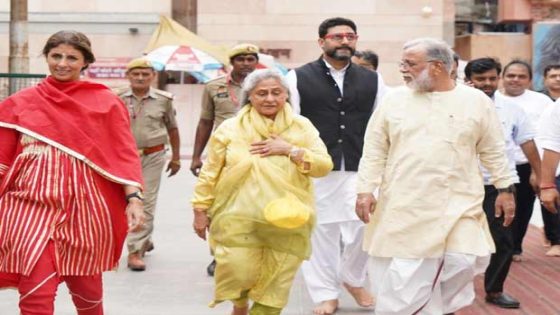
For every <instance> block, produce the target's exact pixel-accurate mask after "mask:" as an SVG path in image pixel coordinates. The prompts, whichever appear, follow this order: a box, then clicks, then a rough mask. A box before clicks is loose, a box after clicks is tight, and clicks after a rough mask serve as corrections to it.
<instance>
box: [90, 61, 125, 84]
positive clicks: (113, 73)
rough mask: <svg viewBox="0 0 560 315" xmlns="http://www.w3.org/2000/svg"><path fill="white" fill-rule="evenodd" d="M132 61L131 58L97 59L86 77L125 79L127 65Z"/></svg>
mask: <svg viewBox="0 0 560 315" xmlns="http://www.w3.org/2000/svg"><path fill="white" fill-rule="evenodd" d="M130 60H132V58H130V57H114V58H96V61H95V63H92V64H91V65H89V67H88V68H87V69H86V71H85V75H86V76H87V77H89V78H91V79H125V78H126V65H127V64H128V63H129V62H130Z"/></svg>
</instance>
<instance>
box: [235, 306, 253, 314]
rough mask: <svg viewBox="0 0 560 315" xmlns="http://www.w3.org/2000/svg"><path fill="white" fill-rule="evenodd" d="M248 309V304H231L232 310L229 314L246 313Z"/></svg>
mask: <svg viewBox="0 0 560 315" xmlns="http://www.w3.org/2000/svg"><path fill="white" fill-rule="evenodd" d="M248 310H249V307H248V306H244V307H237V306H233V312H231V315H247V313H248Z"/></svg>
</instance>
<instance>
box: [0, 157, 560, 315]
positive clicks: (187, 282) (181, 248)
mask: <svg viewBox="0 0 560 315" xmlns="http://www.w3.org/2000/svg"><path fill="white" fill-rule="evenodd" d="M183 162H184V166H183V167H184V169H183V170H181V172H179V174H178V175H177V176H175V177H172V178H167V177H165V178H164V179H163V180H162V187H161V192H160V202H159V207H158V213H157V215H156V232H155V235H154V240H155V247H156V248H155V250H154V251H153V252H151V253H150V254H148V255H147V257H146V262H147V264H148V269H147V271H145V272H141V273H136V272H131V271H129V270H128V269H127V268H126V258H125V257H126V255H124V256H123V259H122V260H121V266H120V267H119V269H118V270H117V271H116V272H108V273H105V276H104V279H105V283H104V285H105V314H107V315H214V314H216V315H217V314H220V315H226V314H229V311H230V305H229V304H228V303H224V304H222V305H218V306H217V307H216V308H214V309H210V308H208V307H207V303H208V302H209V301H210V300H211V298H212V289H213V279H212V278H210V277H208V276H206V271H205V268H206V265H207V264H208V263H209V262H210V260H211V257H210V255H209V252H208V247H207V244H206V243H205V242H203V241H202V240H200V239H198V238H197V237H196V235H195V234H194V233H193V232H192V227H191V220H192V214H191V208H190V203H189V200H190V198H191V193H192V188H193V185H194V181H195V178H194V177H193V176H192V175H191V174H190V172H188V170H187V167H188V164H189V163H187V162H190V161H183ZM530 235H531V237H530V240H531V241H530V242H529V247H530V249H526V250H527V251H528V255H527V258H529V260H528V261H527V262H526V263H525V262H523V263H521V264H520V265H516V266H514V268H513V272H512V276H511V279H512V280H510V282H509V283H512V284H511V285H510V286H509V287H511V291H510V292H511V293H512V294H515V296H516V297H518V298H519V299H521V300H522V303H523V305H524V308H523V309H522V310H521V311H510V312H507V314H511V315H521V314H530V315H558V314H560V308H559V305H560V302H559V301H560V300H559V299H558V296H560V291H559V290H560V289H559V285H560V271H559V269H560V259H550V258H548V259H545V258H544V257H543V254H542V253H543V249H542V248H541V247H540V244H539V242H538V232H537V230H536V229H532V230H531V231H530ZM533 275H535V276H533ZM531 279H535V280H534V281H531ZM509 283H508V284H509ZM525 288H526V289H525ZM478 289H479V292H480V281H478ZM547 292H548V293H547ZM531 295H535V296H533V297H531ZM553 295H554V296H553ZM17 300H18V296H17V293H16V291H14V290H7V291H1V292H0V315H12V314H18V309H17ZM540 304H544V305H548V306H547V307H546V308H534V305H540ZM525 305H526V307H525ZM550 305H552V306H550ZM549 306H550V307H549ZM311 309H312V303H311V301H310V298H309V295H308V293H307V291H306V288H305V286H304V284H303V280H302V278H301V275H298V277H297V278H296V282H295V284H294V286H293V288H292V292H291V297H290V303H289V305H288V307H287V308H286V309H285V311H284V312H283V313H282V314H283V315H309V314H311ZM534 310H543V311H544V312H536V313H535V312H534ZM56 314H57V315H71V314H75V311H74V308H73V306H72V302H71V300H70V297H69V295H68V291H67V290H66V286H65V285H61V286H60V288H59V292H58V297H57V300H56ZM337 314H338V315H360V314H364V315H365V314H370V315H373V311H372V310H367V309H363V308H360V307H358V306H356V304H355V303H354V301H353V300H352V298H351V297H350V296H349V295H348V294H346V293H344V294H343V297H342V302H341V308H340V310H339V311H338V312H337ZM458 314H460V315H467V314H469V315H471V314H472V315H487V314H506V313H505V312H501V311H496V308H493V307H490V306H488V305H485V303H484V302H483V301H482V300H481V299H480V297H479V298H478V299H477V304H476V305H475V306H473V307H471V308H469V309H466V310H464V311H462V312H460V313H458Z"/></svg>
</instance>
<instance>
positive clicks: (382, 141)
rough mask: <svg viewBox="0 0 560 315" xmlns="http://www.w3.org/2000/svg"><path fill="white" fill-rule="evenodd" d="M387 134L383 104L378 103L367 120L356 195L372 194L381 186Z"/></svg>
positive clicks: (387, 149)
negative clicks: (377, 106)
mask: <svg viewBox="0 0 560 315" xmlns="http://www.w3.org/2000/svg"><path fill="white" fill-rule="evenodd" d="M388 152H389V134H388V130H387V122H386V118H385V111H384V102H381V103H380V106H379V108H378V109H377V110H375V111H374V112H373V115H372V117H371V119H370V120H369V123H368V126H367V128H366V133H365V137H364V150H363V154H362V158H361V159H360V165H359V167H358V183H357V192H358V193H373V192H374V191H375V190H376V189H377V188H378V187H379V185H380V184H381V178H382V176H383V172H384V171H385V165H386V163H387V153H388Z"/></svg>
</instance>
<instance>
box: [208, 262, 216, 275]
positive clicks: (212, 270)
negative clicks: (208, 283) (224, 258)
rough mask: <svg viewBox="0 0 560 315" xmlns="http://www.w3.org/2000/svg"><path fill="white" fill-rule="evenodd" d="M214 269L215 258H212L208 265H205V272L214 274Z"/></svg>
mask: <svg viewBox="0 0 560 315" xmlns="http://www.w3.org/2000/svg"><path fill="white" fill-rule="evenodd" d="M214 270H216V260H215V259H214V260H212V262H211V263H210V265H208V267H206V273H208V275H209V276H210V277H213V276H214Z"/></svg>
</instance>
